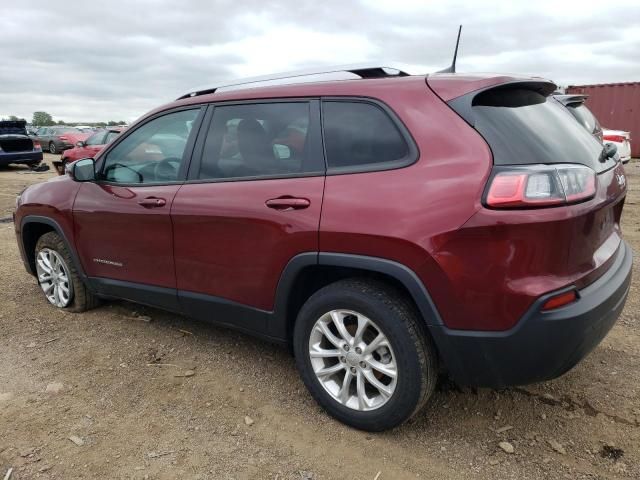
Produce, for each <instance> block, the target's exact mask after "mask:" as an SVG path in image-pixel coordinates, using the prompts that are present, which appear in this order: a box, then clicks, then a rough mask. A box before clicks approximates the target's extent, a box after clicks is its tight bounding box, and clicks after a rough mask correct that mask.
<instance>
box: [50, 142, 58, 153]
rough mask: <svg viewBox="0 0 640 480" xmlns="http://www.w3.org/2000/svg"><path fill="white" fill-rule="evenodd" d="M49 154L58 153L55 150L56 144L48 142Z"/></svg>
mask: <svg viewBox="0 0 640 480" xmlns="http://www.w3.org/2000/svg"><path fill="white" fill-rule="evenodd" d="M49 153H52V154H54V155H55V154H56V153H58V149H57V148H56V144H55V143H54V142H49Z"/></svg>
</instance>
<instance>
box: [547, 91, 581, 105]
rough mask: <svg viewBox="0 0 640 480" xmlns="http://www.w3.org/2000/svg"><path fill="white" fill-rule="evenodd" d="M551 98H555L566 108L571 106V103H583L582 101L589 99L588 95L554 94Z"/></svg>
mask: <svg viewBox="0 0 640 480" xmlns="http://www.w3.org/2000/svg"><path fill="white" fill-rule="evenodd" d="M553 98H555V99H556V100H557V101H559V102H560V103H561V104H563V105H564V106H567V105H571V104H572V103H584V101H585V100H586V99H587V98H589V95H564V94H555V93H554V94H553Z"/></svg>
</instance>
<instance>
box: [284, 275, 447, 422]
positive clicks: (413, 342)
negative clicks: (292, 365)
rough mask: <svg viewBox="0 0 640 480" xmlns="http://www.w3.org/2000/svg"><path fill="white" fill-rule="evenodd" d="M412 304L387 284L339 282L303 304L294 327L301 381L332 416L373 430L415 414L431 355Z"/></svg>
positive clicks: (425, 393)
mask: <svg viewBox="0 0 640 480" xmlns="http://www.w3.org/2000/svg"><path fill="white" fill-rule="evenodd" d="M419 322H420V319H419V318H418V315H417V313H416V312H415V308H413V306H412V304H410V303H409V302H408V301H407V299H406V297H405V296H404V295H403V294H402V293H401V292H399V291H397V290H396V289H395V288H392V287H390V286H388V285H386V284H383V283H379V282H373V281H369V280H359V279H350V280H342V281H339V282H336V283H334V284H331V285H329V286H327V287H324V288H322V289H320V290H319V291H318V292H316V293H315V294H314V295H312V296H311V298H309V300H308V301H307V302H306V303H305V304H304V305H303V307H302V309H301V310H300V313H299V314H298V318H297V321H296V325H295V330H294V352H295V356H296V363H297V366H298V369H299V371H300V374H301V376H302V379H303V381H304V383H305V385H306V386H307V388H308V389H309V391H310V392H311V394H312V395H313V397H314V398H315V399H316V401H317V402H318V403H319V404H320V405H321V406H322V407H323V408H324V409H325V410H326V411H327V412H328V413H329V414H330V415H332V416H334V417H335V418H337V419H338V420H340V421H342V422H344V423H346V424H348V425H351V426H353V427H355V428H359V429H362V430H368V431H381V430H386V429H389V428H393V427H395V426H397V425H400V424H401V423H402V422H404V421H405V420H407V419H408V418H410V417H411V416H412V415H414V414H415V413H417V412H418V411H419V410H420V408H421V407H422V406H423V405H424V404H425V403H426V401H427V400H428V399H429V397H430V396H431V394H432V393H433V390H434V388H435V384H436V380H437V373H436V371H437V370H436V362H437V360H436V355H435V349H434V347H433V345H432V343H431V341H430V339H429V337H428V334H427V332H426V331H424V329H423V328H421V325H420V323H419Z"/></svg>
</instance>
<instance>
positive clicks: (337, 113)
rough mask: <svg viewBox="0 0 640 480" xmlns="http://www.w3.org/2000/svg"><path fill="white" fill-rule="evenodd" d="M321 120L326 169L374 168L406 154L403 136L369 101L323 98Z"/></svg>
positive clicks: (401, 158)
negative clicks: (325, 99) (328, 99)
mask: <svg viewBox="0 0 640 480" xmlns="http://www.w3.org/2000/svg"><path fill="white" fill-rule="evenodd" d="M322 124H323V127H324V142H325V149H326V155H327V164H328V167H329V169H334V170H335V169H338V170H340V169H353V168H356V169H357V168H363V167H369V166H371V167H374V168H375V166H376V165H379V164H382V163H388V162H397V161H403V160H406V159H407V158H408V155H409V146H408V144H407V142H406V141H405V139H404V137H403V136H402V134H401V133H400V131H399V130H398V128H397V127H396V125H395V124H394V122H393V121H392V120H391V118H389V115H387V114H386V113H385V111H384V110H383V109H382V108H380V107H378V106H377V105H374V104H372V103H365V102H353V101H351V102H349V101H325V102H323V104H322Z"/></svg>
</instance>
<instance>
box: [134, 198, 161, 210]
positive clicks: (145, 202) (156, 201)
mask: <svg viewBox="0 0 640 480" xmlns="http://www.w3.org/2000/svg"><path fill="white" fill-rule="evenodd" d="M166 204H167V201H166V200H165V199H164V198H157V197H147V198H143V199H142V200H140V201H139V202H138V205H142V206H143V207H144V208H158V207H164V206H165V205H166Z"/></svg>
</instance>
